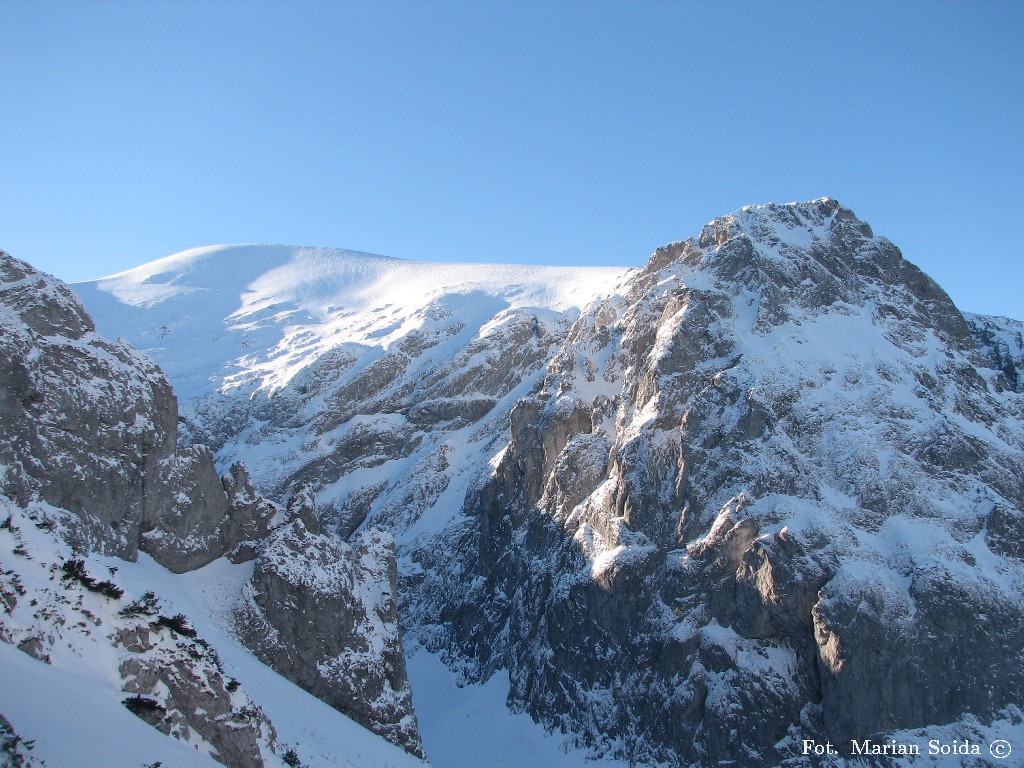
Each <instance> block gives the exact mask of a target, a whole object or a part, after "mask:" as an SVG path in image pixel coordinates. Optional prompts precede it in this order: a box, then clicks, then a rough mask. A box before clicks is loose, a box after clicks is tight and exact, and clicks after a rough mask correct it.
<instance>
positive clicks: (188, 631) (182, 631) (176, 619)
mask: <svg viewBox="0 0 1024 768" xmlns="http://www.w3.org/2000/svg"><path fill="white" fill-rule="evenodd" d="M153 626H157V627H167V628H168V629H169V630H171V631H172V632H177V633H178V634H179V635H184V636H185V637H191V638H193V639H194V638H195V637H196V635H198V634H199V633H198V632H196V631H195V630H194V629H193V628H192V625H191V624H189V623H188V618H187V617H186V616H185V614H183V613H178V614H175V615H174V616H164V615H163V614H162V613H161V614H160V616H159V617H158V618H157V620H156V621H154V622H153Z"/></svg>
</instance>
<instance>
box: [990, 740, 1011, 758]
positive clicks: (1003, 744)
mask: <svg viewBox="0 0 1024 768" xmlns="http://www.w3.org/2000/svg"><path fill="white" fill-rule="evenodd" d="M988 751H989V752H991V753H992V757H994V758H995V759H996V760H1005V759H1006V758H1008V757H1009V756H1010V752H1012V751H1013V749H1012V748H1011V747H1010V742H1008V741H1007V740H1006V739H996V740H995V741H993V742H992V743H991V744H989V745H988Z"/></svg>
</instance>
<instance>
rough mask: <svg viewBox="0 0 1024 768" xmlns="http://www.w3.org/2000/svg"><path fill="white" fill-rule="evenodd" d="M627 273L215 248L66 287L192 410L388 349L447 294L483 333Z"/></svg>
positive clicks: (558, 306)
mask: <svg viewBox="0 0 1024 768" xmlns="http://www.w3.org/2000/svg"><path fill="white" fill-rule="evenodd" d="M625 272H626V270H625V269H621V268H601V267H539V266H524V265H500V264H441V263H428V262H420V261H409V260H404V259H393V258H389V257H386V256H375V255H372V254H367V253H359V252H356V251H346V250H338V249H331V248H302V247H294V246H283V245H216V246H208V247H205V248H195V249H192V250H189V251H183V252H181V253H178V254H174V255H173V256H168V257H166V258H163V259H159V260H157V261H153V262H150V263H148V264H144V265H142V266H140V267H136V268H135V269H132V270H129V271H127V272H122V273H120V274H117V275H113V276H111V277H107V278H103V279H100V280H94V281H91V282H87V283H78V284H76V285H75V286H73V287H74V290H75V291H76V292H77V293H78V294H79V296H81V298H82V300H83V302H84V303H85V305H86V306H87V307H88V308H89V310H90V312H91V313H92V315H93V316H94V317H95V318H96V321H97V324H98V326H99V327H98V330H99V331H100V332H101V333H104V334H106V335H109V336H113V337H116V336H124V337H125V338H126V339H127V340H128V341H129V342H131V343H132V345H133V346H135V347H136V348H137V349H141V350H144V351H148V352H149V353H150V354H151V356H152V357H153V358H154V359H155V360H156V361H157V362H158V363H159V364H160V366H161V367H162V368H163V369H164V372H165V373H166V374H167V375H168V377H169V378H170V380H171V382H172V383H173V385H174V388H175V392H176V394H177V395H178V397H179V398H180V399H181V401H182V402H189V401H192V400H194V399H195V398H197V397H201V396H202V395H204V394H207V393H209V392H212V391H215V390H217V389H220V388H222V387H224V388H229V389H230V388H235V387H254V388H260V389H262V388H266V389H270V390H272V391H273V390H276V389H279V388H280V387H282V386H284V385H285V384H286V383H288V381H289V380H290V379H291V378H292V377H293V376H294V375H295V374H296V373H297V372H298V371H299V370H301V369H302V368H303V367H305V366H307V365H309V364H310V363H311V362H313V361H314V360H316V359H317V358H318V357H320V356H321V355H322V354H323V353H324V352H326V351H327V350H329V349H331V348H332V347H335V346H337V345H338V344H339V343H342V342H343V343H346V344H356V345H360V346H366V347H379V348H383V349H386V348H387V347H388V345H389V344H390V343H391V342H392V341H394V340H396V339H398V338H401V337H402V336H404V335H405V334H407V333H408V332H409V331H410V330H413V329H414V328H417V327H420V326H422V325H423V324H424V323H425V322H428V321H429V317H428V313H427V309H428V308H429V307H430V306H431V304H432V303H433V302H435V301H437V300H438V299H441V298H442V297H443V298H444V299H445V300H446V303H448V304H452V305H453V306H452V308H453V309H454V308H456V307H455V306H454V305H457V309H458V314H459V319H460V320H461V321H462V322H463V323H465V324H466V325H467V326H469V327H474V328H476V327H479V328H481V331H482V332H484V333H485V332H486V327H485V326H486V324H487V322H488V321H490V320H491V319H493V318H495V317H496V316H497V315H499V314H500V313H501V312H502V311H503V310H506V309H516V308H521V307H530V308H536V309H540V310H548V311H553V312H564V311H567V310H577V311H578V309H580V308H582V307H583V306H585V305H587V304H588V303H590V302H591V301H593V300H594V299H595V298H598V297H599V296H601V295H603V294H604V293H607V292H608V291H610V290H612V289H613V288H614V287H615V285H616V284H617V282H618V280H619V278H620V277H621V276H623V275H624V274H625ZM212 329H213V330H212ZM211 330H212V334H211Z"/></svg>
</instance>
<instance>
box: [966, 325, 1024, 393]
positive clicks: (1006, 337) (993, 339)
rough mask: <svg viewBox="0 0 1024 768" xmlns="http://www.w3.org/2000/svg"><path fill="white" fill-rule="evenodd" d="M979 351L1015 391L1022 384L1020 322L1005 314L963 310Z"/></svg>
mask: <svg viewBox="0 0 1024 768" xmlns="http://www.w3.org/2000/svg"><path fill="white" fill-rule="evenodd" d="M964 318H965V319H966V320H967V324H968V326H970V329H971V333H972V334H973V335H974V338H975V341H977V342H978V347H979V348H980V349H981V351H982V353H983V354H984V355H985V357H987V358H988V360H989V361H990V362H991V364H992V366H993V367H994V368H996V370H999V371H1002V372H1003V375H1004V376H1005V377H1006V386H1008V387H1009V388H1010V389H1012V390H1014V391H1015V392H1020V391H1021V388H1022V387H1024V323H1022V322H1020V321H1019V320H1011V319H1010V318H1008V317H990V316H988V315H974V314H968V313H964Z"/></svg>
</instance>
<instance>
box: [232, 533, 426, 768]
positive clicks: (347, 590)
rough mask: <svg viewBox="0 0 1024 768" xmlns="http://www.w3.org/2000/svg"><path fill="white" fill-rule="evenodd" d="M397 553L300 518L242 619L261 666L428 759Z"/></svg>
mask: <svg viewBox="0 0 1024 768" xmlns="http://www.w3.org/2000/svg"><path fill="white" fill-rule="evenodd" d="M395 581H396V573H395V545H394V541H393V540H392V539H391V537H390V536H388V535H387V534H383V533H381V532H379V531H369V532H366V533H363V534H361V535H360V536H358V537H357V538H356V539H355V540H354V541H353V543H352V544H351V545H349V544H346V543H345V542H343V541H341V540H339V539H337V538H335V537H333V536H327V535H321V534H317V533H314V532H311V531H310V530H309V529H308V528H307V527H306V525H305V524H304V523H303V521H302V520H301V519H298V518H297V519H295V520H294V521H293V522H291V523H290V524H288V525H286V526H283V527H282V528H279V529H278V530H276V531H275V532H274V533H273V534H272V535H271V537H270V539H269V540H268V541H267V544H266V546H265V547H264V548H263V550H262V551H261V553H260V555H259V557H258V558H257V560H256V567H255V571H254V573H253V577H252V582H251V585H250V589H249V590H248V592H247V593H246V594H245V596H244V601H243V603H242V604H241V606H240V607H239V608H238V611H237V613H236V616H235V628H236V632H237V633H238V635H239V637H240V638H241V639H242V641H243V642H244V643H245V644H246V645H247V646H248V647H249V648H250V649H251V650H252V651H253V653H255V654H256V656H257V657H258V658H260V659H261V660H262V661H263V662H264V663H266V664H267V665H269V666H270V667H272V668H273V669H275V670H276V671H277V672H279V673H280V674H282V675H284V676H285V677H287V678H288V679H290V680H292V681H293V682H295V683H296V684H298V685H300V686H302V687H303V688H305V689H306V690H307V691H309V692H310V693H312V694H313V695H314V696H316V697H317V698H319V699H322V700H323V701H325V702H327V703H328V704H330V705H331V706H332V707H334V708H335V709H337V710H339V711H341V712H343V713H344V714H346V715H348V716H349V717H351V718H352V719H354V720H355V721H356V722H359V723H361V724H362V725H364V726H365V727H367V728H369V729H370V730H371V731H373V732H374V733H377V734H379V735H381V736H383V737H384V738H386V739H387V740H388V741H391V742H392V743H394V744H397V745H398V746H400V747H402V748H403V749H405V750H406V751H407V752H411V753H412V754H414V755H416V756H418V757H423V745H422V743H421V741H420V735H419V731H418V729H417V726H416V717H415V714H414V712H413V707H412V691H411V689H410V687H409V682H408V679H407V677H406V669H405V656H404V654H403V651H402V643H401V638H400V636H399V631H398V614H397V601H396V584H395Z"/></svg>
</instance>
